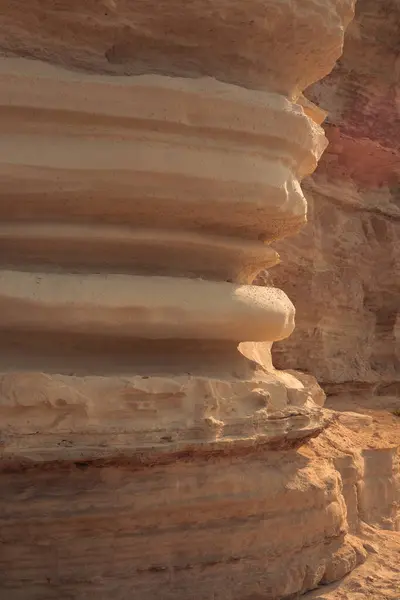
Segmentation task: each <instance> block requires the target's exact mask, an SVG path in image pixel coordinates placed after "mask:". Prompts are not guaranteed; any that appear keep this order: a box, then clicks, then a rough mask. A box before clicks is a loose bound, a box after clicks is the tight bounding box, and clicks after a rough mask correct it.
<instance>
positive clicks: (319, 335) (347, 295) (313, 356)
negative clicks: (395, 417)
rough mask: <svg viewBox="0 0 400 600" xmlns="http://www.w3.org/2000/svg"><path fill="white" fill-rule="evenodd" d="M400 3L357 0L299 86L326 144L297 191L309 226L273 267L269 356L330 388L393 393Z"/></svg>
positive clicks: (397, 352)
mask: <svg viewBox="0 0 400 600" xmlns="http://www.w3.org/2000/svg"><path fill="white" fill-rule="evenodd" d="M399 43H400V3H399V2H398V1H397V0H385V1H382V2H374V1H373V0H359V1H358V2H357V6H356V16H355V19H354V21H353V22H352V23H351V25H350V26H349V28H348V30H347V32H346V37H345V44H344V53H343V56H342V57H341V59H340V61H339V62H338V64H337V66H336V67H335V69H334V70H333V72H332V73H331V74H330V75H329V76H328V77H326V78H325V79H324V80H323V81H321V82H319V83H317V84H315V85H314V86H312V87H311V88H309V89H308V90H307V91H306V95H307V96H308V97H309V98H311V99H312V100H313V101H314V102H317V103H321V106H322V107H323V108H324V109H326V110H328V112H329V116H328V118H327V121H326V122H325V123H324V128H325V132H326V135H327V138H328V139H329V141H330V144H329V146H328V149H327V151H326V152H325V154H324V156H323V158H322V160H321V162H320V164H319V167H318V170H317V171H316V173H315V174H314V175H313V176H312V177H310V178H307V179H306V180H305V181H304V183H303V187H304V190H305V194H306V197H307V201H308V208H309V223H308V225H307V226H306V227H305V228H304V229H303V230H302V232H301V233H300V234H299V235H298V236H297V237H295V238H292V239H290V240H288V241H283V242H280V243H277V244H276V245H274V248H275V249H277V250H278V252H279V253H280V255H281V259H282V263H281V265H279V266H278V267H276V268H275V269H273V270H272V271H271V272H270V276H271V278H272V280H273V282H274V284H275V285H277V286H279V287H281V288H282V289H283V290H285V291H286V292H287V293H288V295H289V297H290V298H291V299H292V301H293V302H294V304H295V306H296V309H297V323H298V326H297V329H296V331H295V332H294V334H293V335H292V336H291V338H290V339H289V340H287V342H283V343H279V344H277V345H275V346H274V358H275V363H276V364H278V365H279V366H283V365H285V367H287V365H288V364H290V366H291V367H292V368H298V369H302V370H305V371H307V372H310V373H313V374H314V375H315V376H316V377H317V378H318V380H319V381H320V383H322V385H323V386H324V387H325V389H326V391H327V392H328V393H350V394H353V393H356V392H357V390H358V391H359V393H360V394H365V393H366V394H369V393H375V394H377V395H378V396H379V395H387V394H388V395H392V396H397V397H398V395H399V393H400V387H399V385H400V317H399V306H400V301H399V298H400V145H399V140H400V88H399V81H400V62H399V61H400V59H399V51H400V45H399Z"/></svg>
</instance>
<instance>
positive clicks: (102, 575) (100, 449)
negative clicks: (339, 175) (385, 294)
mask: <svg viewBox="0 0 400 600" xmlns="http://www.w3.org/2000/svg"><path fill="white" fill-rule="evenodd" d="M4 4H5V5H4V7H3V11H2V20H3V23H2V27H1V32H2V33H1V38H0V48H1V50H2V53H3V59H2V61H1V64H0V83H1V95H0V119H1V123H2V131H3V135H2V139H1V142H0V150H1V155H0V175H1V178H0V186H1V187H0V217H1V220H2V223H1V229H0V248H1V263H2V264H1V272H0V307H1V311H0V328H1V342H0V350H1V369H2V372H3V373H2V376H1V380H0V417H1V421H2V424H3V431H4V434H3V439H2V455H1V458H2V463H1V465H2V470H3V473H2V476H1V484H2V489H3V491H4V493H3V494H2V503H3V506H2V512H1V514H2V515H5V520H4V523H3V525H4V526H2V532H4V540H5V542H6V544H7V548H8V551H7V555H6V556H5V555H4V556H2V557H1V561H2V571H3V573H4V576H3V581H2V587H3V590H5V593H6V594H7V598H9V599H10V600H14V599H19V598H24V600H27V599H28V600H29V599H31V598H32V599H33V598H35V599H39V598H40V600H45V599H47V598H64V597H65V598H67V597H73V598H82V599H83V598H87V597H91V596H93V595H96V596H97V597H99V598H104V599H106V598H107V599H109V598H111V597H112V598H113V599H121V600H122V599H125V598H126V597H127V596H128V595H129V596H132V597H138V598H149V599H150V598H151V599H157V598H160V599H161V598H162V599H163V600H164V599H166V598H182V599H183V598H187V597H195V598H198V599H203V598H204V600H205V599H208V598H210V597H217V596H218V597H220V598H229V599H233V598H235V599H236V598H237V599H239V598H240V599H244V598H256V597H257V598H277V597H282V598H283V597H289V596H290V595H293V594H296V593H298V592H300V591H304V590H306V589H309V588H311V587H314V586H315V585H316V584H317V583H318V582H319V581H328V580H332V579H335V578H336V577H340V576H342V575H343V574H344V573H345V572H346V571H348V570H349V569H350V568H352V567H353V566H354V565H355V564H356V563H357V561H358V560H359V559H360V557H361V556H362V553H360V551H359V549H358V546H357V544H356V543H355V542H354V541H352V539H351V538H349V536H347V521H346V508H345V501H344V498H343V495H342V490H341V480H340V476H339V473H338V472H337V471H336V469H335V468H334V467H333V465H331V464H330V463H329V462H327V461H326V460H325V459H324V458H321V459H316V458H315V459H314V460H313V461H311V460H308V459H307V458H306V457H305V456H302V455H299V454H297V453H296V452H294V451H290V449H292V448H294V447H296V446H298V445H299V444H301V443H303V442H304V441H305V440H307V439H309V438H310V437H313V436H316V435H318V433H320V432H321V431H322V430H323V429H324V427H325V426H326V425H327V423H328V420H329V415H328V414H327V413H326V412H324V410H323V409H322V408H321V405H322V404H323V398H324V395H323V393H322V391H321V390H320V388H319V387H318V386H317V384H316V383H315V381H314V380H313V379H312V378H311V377H309V376H307V375H304V374H296V373H293V372H281V371H277V370H275V369H274V367H273V365H272V362H271V352H270V346H271V343H272V342H274V341H276V340H280V339H283V338H284V337H287V336H288V335H289V334H290V333H291V332H292V330H293V327H294V307H293V305H292V303H291V302H290V300H289V299H288V297H287V296H286V295H285V294H284V293H283V292H282V291H281V290H279V289H275V288H262V287H259V286H254V285H251V283H252V281H253V280H254V277H255V276H256V275H257V273H258V272H259V271H261V270H262V269H266V268H267V269H268V268H270V267H271V266H273V265H274V264H276V262H277V260H278V257H277V254H276V253H275V251H274V250H272V249H271V247H270V246H269V243H270V242H272V241H273V240H276V239H279V238H283V237H285V236H288V235H290V234H293V233H296V232H297V231H298V230H299V228H300V227H301V226H302V225H303V223H304V222H305V215H306V201H305V198H304V196H303V193H302V191H301V188H300V181H301V180H302V178H303V177H304V176H306V175H310V174H311V173H312V172H313V170H314V169H315V167H316V164H317V160H318V159H319V157H320V155H321V153H322V151H323V149H324V148H325V145H326V141H325V137H324V134H323V130H322V129H321V127H320V125H319V122H320V113H319V111H318V110H317V109H316V108H315V107H314V106H313V105H311V104H310V103H307V102H306V101H305V100H304V99H302V97H301V91H302V90H303V89H304V87H306V86H307V85H309V84H310V83H312V82H313V81H315V80H316V79H318V78H320V77H322V76H323V75H325V74H326V73H327V72H329V70H330V69H331V68H332V66H333V64H334V61H335V60H336V59H337V58H338V56H339V55H340V52H341V44H342V38H343V31H344V28H345V26H346V25H347V23H348V22H349V20H350V18H351V16H352V10H353V4H354V3H353V1H352V0H318V1H316V0H291V1H290V2H287V1H283V0H274V1H271V0H263V1H262V2H261V1H260V0H258V1H253V2H250V3H248V2H247V3H243V2H235V3H234V4H232V3H231V4H229V6H228V5H226V3H225V2H223V1H221V0H219V1H217V0H216V1H215V2H213V3H212V4H211V6H210V5H209V3H205V2H194V3H181V2H180V1H179V2H178V1H176V2H172V3H171V2H170V3H168V5H164V4H161V5H155V6H153V7H152V6H149V5H146V6H143V5H140V4H136V3H131V2H109V3H107V4H106V3H98V2H89V3H85V6H84V7H82V6H81V3H78V2H72V3H68V7H66V6H65V5H64V4H62V3H60V4H54V3H53V2H47V1H46V0H40V1H35V2H32V3H30V4H29V6H27V5H26V3H22V2H5V3H4ZM28 59H29V60H28ZM32 59H36V60H32ZM279 450H286V452H279ZM2 535H3V533H2ZM282 573H285V574H286V575H285V577H282ZM193 589H195V590H196V592H195V596H193Z"/></svg>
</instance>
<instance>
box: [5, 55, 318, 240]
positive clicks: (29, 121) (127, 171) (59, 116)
mask: <svg viewBox="0 0 400 600" xmlns="http://www.w3.org/2000/svg"><path fill="white" fill-rule="evenodd" d="M0 85H1V87H2V89H3V90H5V93H4V94H3V95H2V100H0V122H1V124H2V131H3V135H2V140H1V143H0V174H1V189H0V194H1V203H0V204H1V206H0V216H4V218H6V219H21V218H23V219H32V220H34V221H37V222H40V221H41V220H42V221H49V220H62V221H68V220H70V221H72V220H77V219H79V220H80V221H81V220H82V221H86V222H96V221H97V222H98V221H103V222H106V223H110V222H114V223H116V222H118V223H130V224H134V225H135V226H139V227H147V228H150V227H155V228H161V227H165V228H176V229H179V228H184V229H185V228H186V229H191V230H195V231H202V232H207V233H208V234H216V233H217V234H222V235H230V236H237V237H242V238H245V237H247V238H253V239H254V238H256V237H257V236H262V237H263V239H265V240H268V239H274V238H275V237H282V236H284V235H288V234H289V233H293V232H294V231H296V230H297V229H298V228H299V227H300V226H301V225H302V224H303V223H304V222H305V215H306V201H305V199H304V196H303V193H302V191H301V188H300V184H299V181H300V179H301V178H302V177H303V176H304V175H307V174H310V173H311V172H312V171H313V170H314V169H315V167H316V164H317V161H318V158H319V157H320V155H321V153H322V152H323V150H324V148H325V145H326V140H325V136H324V134H323V130H322V129H321V127H319V125H317V124H316V123H315V122H314V121H313V120H312V119H310V118H309V117H308V116H307V115H306V114H305V112H304V110H303V108H302V107H301V106H300V105H296V104H293V103H291V102H289V101H288V100H287V99H286V98H285V97H284V96H281V95H279V94H276V93H267V92H260V91H252V90H247V89H243V88H239V87H238V86H235V85H230V84H224V83H221V82H218V81H216V80H213V79H209V78H207V79H199V80H196V79H182V78H170V77H162V76H156V75H151V76H150V75H148V76H140V77H132V78H126V77H125V78H121V77H114V78H112V77H106V76H89V75H87V74H80V73H70V72H68V71H65V70H62V69H61V68H55V67H51V66H49V65H46V64H39V65H36V64H32V63H31V62H30V61H26V60H16V59H14V60H4V62H3V63H0ZM99 98H101V102H99ZM38 147H40V152H38V151H37V149H38ZM110 198H112V200H113V201H112V202H110Z"/></svg>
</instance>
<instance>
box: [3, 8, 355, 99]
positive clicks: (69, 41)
mask: <svg viewBox="0 0 400 600" xmlns="http://www.w3.org/2000/svg"><path fill="white" fill-rule="evenodd" d="M354 4H355V0H290V1H282V0H246V1H245V0H234V1H233V2H226V0H211V1H210V0H194V1H193V2H187V1H185V0H168V2H165V1H164V2H151V1H149V2H145V3H140V2H139V3H138V2H124V3H122V2H113V1H109V2H85V3H84V4H82V2H80V1H79V0H70V1H69V3H68V10H66V9H65V8H64V7H63V5H58V4H57V5H55V4H54V2H53V0H40V2H38V1H37V0H32V2H30V3H29V4H27V3H26V2H23V1H22V0H4V1H3V3H2V14H1V21H0V24H1V27H0V31H1V32H2V35H0V48H1V50H2V51H3V52H4V53H10V54H12V55H14V56H15V55H17V56H25V57H26V56H28V57H33V58H38V59H41V60H46V61H48V62H52V63H54V64H63V65H67V66H69V67H73V68H75V69H77V68H78V69H82V70H86V71H92V72H103V73H112V74H125V75H132V74H140V73H146V72H147V73H149V72H150V73H162V74H168V75H173V76H182V75H183V76H186V77H198V76H201V75H209V76H213V77H216V78H217V79H220V80H221V81H226V82H230V83H236V84H239V85H242V86H244V87H249V88H264V87H265V86H266V85H268V86H269V88H270V89H272V88H273V89H275V90H277V91H279V92H280V93H284V94H288V95H289V94H294V93H296V92H298V90H303V89H305V88H306V87H307V86H308V85H310V84H311V83H313V82H314V81H316V80H317V79H320V78H321V77H323V76H324V75H326V74H327V73H328V72H329V71H330V70H331V69H332V67H333V65H334V62H335V60H337V58H338V57H339V55H340V54H341V50H342V40H343V32H344V28H345V27H346V25H347V24H348V22H349V20H350V19H351V17H352V14H353V11H354ZM60 32H62V35H60ZM264 57H266V58H265V59H264Z"/></svg>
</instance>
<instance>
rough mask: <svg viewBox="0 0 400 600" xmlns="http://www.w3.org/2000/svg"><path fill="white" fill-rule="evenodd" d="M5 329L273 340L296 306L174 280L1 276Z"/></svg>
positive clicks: (264, 293)
mask: <svg viewBox="0 0 400 600" xmlns="http://www.w3.org/2000/svg"><path fill="white" fill-rule="evenodd" d="M0 290H1V292H0V328H1V329H3V330H4V329H7V330H10V329H11V330H13V329H15V330H19V331H21V330H22V331H27V332H29V331H31V332H32V331H34V332H40V331H42V332H54V331H60V332H61V331H69V332H75V333H79V334H96V333H98V332H99V331H101V332H102V334H103V335H111V336H117V337H123V338H126V337H132V338H138V339H147V338H149V339H154V340H157V339H192V340H195V339H199V340H200V339H203V340H204V339H209V340H231V341H235V342H239V341H243V340H248V341H263V340H268V341H275V340H278V339H282V338H284V337H287V336H288V335H290V334H291V332H292V331H293V328H294V312H295V310H294V307H293V305H292V303H291V302H290V300H289V299H288V297H287V296H286V294H284V292H282V291H281V290H279V289H276V288H264V287H260V286H250V285H244V286H241V285H233V284H230V283H225V282H209V281H203V280H193V279H185V278H172V277H145V276H143V277H142V276H129V275H105V274H104V275H102V274H84V275H80V274H59V273H29V272H19V271H2V272H0Z"/></svg>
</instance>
